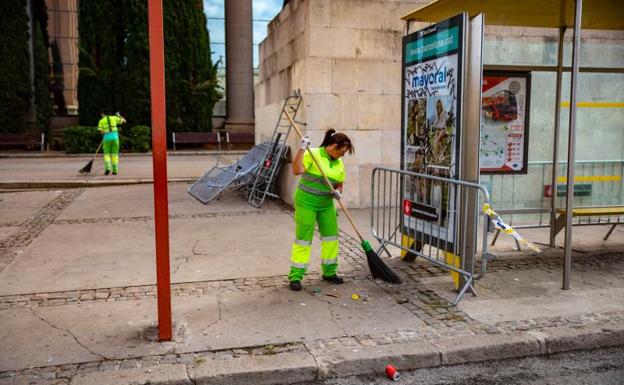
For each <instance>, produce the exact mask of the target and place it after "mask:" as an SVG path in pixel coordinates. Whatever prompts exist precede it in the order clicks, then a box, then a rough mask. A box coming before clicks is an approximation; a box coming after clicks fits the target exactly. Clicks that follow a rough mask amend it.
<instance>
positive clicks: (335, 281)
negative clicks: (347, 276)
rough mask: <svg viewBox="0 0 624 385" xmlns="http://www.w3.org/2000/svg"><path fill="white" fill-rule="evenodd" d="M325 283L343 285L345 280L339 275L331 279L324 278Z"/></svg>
mask: <svg viewBox="0 0 624 385" xmlns="http://www.w3.org/2000/svg"><path fill="white" fill-rule="evenodd" d="M323 281H327V282H329V283H333V284H334V285H342V284H343V283H344V280H343V279H342V277H339V276H338V274H336V275H332V276H331V277H325V276H323Z"/></svg>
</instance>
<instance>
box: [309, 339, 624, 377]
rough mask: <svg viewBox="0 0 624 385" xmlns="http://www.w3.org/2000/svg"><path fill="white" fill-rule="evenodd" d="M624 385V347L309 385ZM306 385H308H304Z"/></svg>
mask: <svg viewBox="0 0 624 385" xmlns="http://www.w3.org/2000/svg"><path fill="white" fill-rule="evenodd" d="M391 383H392V384H401V385H460V384H461V385H538V384H539V385H624V347H618V348H610V349H597V350H588V351H576V352H570V353H563V354H557V355H552V356H542V357H530V358H525V359H513V360H503V361H490V362H481V363H476V364H470V365H456V366H450V367H440V368H432V369H420V370H413V371H404V372H401V379H400V380H399V381H396V382H394V381H390V380H389V379H388V378H386V377H385V376H382V375H378V376H356V377H347V378H340V379H332V380H327V381H323V382H313V383H305V385H364V384H366V385H373V384H375V385H376V384H385V385H388V384H391ZM300 385H304V384H300Z"/></svg>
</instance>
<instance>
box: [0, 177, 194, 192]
mask: <svg viewBox="0 0 624 385" xmlns="http://www.w3.org/2000/svg"><path fill="white" fill-rule="evenodd" d="M196 180H197V178H169V179H168V182H169V183H181V182H184V183H187V182H195V181H196ZM151 183H154V180H153V179H151V178H141V179H116V180H103V179H95V180H93V179H90V180H50V181H40V180H38V181H34V180H33V181H6V182H0V189H54V188H80V187H104V186H126V185H134V184H151Z"/></svg>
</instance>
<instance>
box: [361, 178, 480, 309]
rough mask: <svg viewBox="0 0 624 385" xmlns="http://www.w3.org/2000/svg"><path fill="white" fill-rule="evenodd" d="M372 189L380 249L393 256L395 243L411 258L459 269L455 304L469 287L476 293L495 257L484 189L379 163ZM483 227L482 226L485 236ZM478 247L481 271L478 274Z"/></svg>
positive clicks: (373, 227) (373, 219) (373, 221)
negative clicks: (483, 210) (490, 251)
mask: <svg viewBox="0 0 624 385" xmlns="http://www.w3.org/2000/svg"><path fill="white" fill-rule="evenodd" d="M432 171H433V172H436V171H435V170H432ZM438 171H441V170H438ZM371 192H372V197H371V232H372V234H373V236H374V237H375V238H376V239H377V241H379V242H380V243H381V246H380V247H379V249H378V252H381V250H385V251H386V252H387V253H388V254H390V253H389V251H388V249H387V247H386V246H387V245H392V246H395V247H398V248H399V249H401V253H402V254H403V255H404V256H406V257H408V259H411V258H414V257H421V258H424V259H426V260H428V261H429V262H431V263H433V264H435V265H437V266H439V267H441V268H443V269H445V270H448V271H451V272H454V273H455V274H454V280H455V284H456V286H457V288H458V289H459V293H458V295H457V297H456V298H455V300H454V301H453V305H456V304H457V303H458V302H459V301H460V300H461V298H462V296H463V295H464V293H465V292H466V291H467V290H469V289H470V290H471V292H473V294H475V293H476V292H475V289H474V287H473V285H472V283H473V281H474V280H475V279H479V278H481V277H482V276H483V275H484V274H485V272H486V270H487V261H488V259H489V258H490V257H491V255H489V254H488V242H487V234H488V223H489V219H488V216H487V215H486V214H482V213H481V210H480V208H481V207H482V206H483V204H485V203H488V204H489V203H490V197H489V193H488V191H487V189H486V188H485V187H483V186H481V185H478V184H476V183H470V182H464V181H460V180H454V179H449V178H442V177H438V176H434V175H428V174H418V173H414V172H409V171H403V170H396V169H391V168H385V167H377V168H375V169H374V170H373V175H372V186H371ZM479 218H483V220H482V221H480V220H479ZM479 225H481V226H483V230H482V231H481V232H480V234H479V232H478V231H477V228H478V226H479ZM479 235H480V236H481V237H482V239H481V240H480V244H481V249H480V250H478V244H479V242H478V241H479V239H478V237H479ZM479 251H480V255H479V256H480V258H481V272H480V273H479V274H475V271H474V270H475V259H477V256H478V255H477V252H479ZM459 256H461V258H460V257H459Z"/></svg>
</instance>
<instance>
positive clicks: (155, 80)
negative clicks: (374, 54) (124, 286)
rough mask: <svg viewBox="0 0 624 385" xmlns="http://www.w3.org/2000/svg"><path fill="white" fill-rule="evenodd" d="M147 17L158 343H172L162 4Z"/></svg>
mask: <svg viewBox="0 0 624 385" xmlns="http://www.w3.org/2000/svg"><path fill="white" fill-rule="evenodd" d="M148 13H149V48H150V50H149V51H150V86H151V87H150V90H151V99H152V100H151V102H152V103H151V104H152V150H153V157H152V163H153V167H154V222H155V226H156V227H155V230H156V231H155V237H156V277H157V278H156V285H157V291H158V336H159V339H160V340H161V341H171V338H172V335H171V334H172V326H171V287H170V284H171V277H170V267H169V206H168V196H167V130H166V112H165V54H164V37H163V14H162V0H149V3H148Z"/></svg>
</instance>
